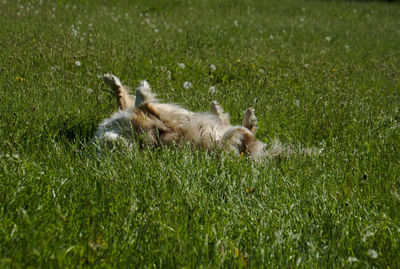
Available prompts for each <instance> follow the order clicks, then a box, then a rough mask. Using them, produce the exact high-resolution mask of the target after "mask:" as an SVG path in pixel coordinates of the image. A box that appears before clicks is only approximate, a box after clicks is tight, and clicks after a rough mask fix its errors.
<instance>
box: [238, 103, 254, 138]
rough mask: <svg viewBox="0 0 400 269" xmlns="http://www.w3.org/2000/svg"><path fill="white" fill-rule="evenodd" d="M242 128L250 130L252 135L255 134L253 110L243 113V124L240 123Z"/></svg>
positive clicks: (249, 109)
mask: <svg viewBox="0 0 400 269" xmlns="http://www.w3.org/2000/svg"><path fill="white" fill-rule="evenodd" d="M242 125H243V127H246V128H247V129H249V130H250V132H252V133H253V134H255V133H256V131H257V118H256V115H255V114H254V109H253V108H251V107H250V108H248V109H247V110H246V112H245V113H244V116H243V122H242Z"/></svg>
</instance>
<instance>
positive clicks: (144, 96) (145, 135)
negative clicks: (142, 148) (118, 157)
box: [95, 74, 288, 159]
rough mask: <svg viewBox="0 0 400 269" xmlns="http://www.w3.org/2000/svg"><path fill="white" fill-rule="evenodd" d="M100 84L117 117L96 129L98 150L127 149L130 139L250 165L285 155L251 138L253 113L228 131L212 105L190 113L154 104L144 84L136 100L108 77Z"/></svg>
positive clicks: (225, 118)
mask: <svg viewBox="0 0 400 269" xmlns="http://www.w3.org/2000/svg"><path fill="white" fill-rule="evenodd" d="M104 81H105V83H106V84H108V85H109V86H110V87H111V88H112V89H113V91H114V93H115V95H116V98H117V103H118V106H119V111H118V112H116V113H115V114H114V115H112V116H111V117H110V118H107V119H105V120H104V121H103V122H102V123H101V124H100V126H99V128H98V130H97V132H96V136H95V143H96V144H97V145H106V146H107V147H112V146H113V144H114V142H115V141H121V142H122V143H124V144H126V145H128V146H129V145H130V143H131V142H132V141H133V138H134V137H135V138H136V141H138V142H139V143H143V144H147V145H156V146H159V145H173V146H177V145H179V144H181V143H184V142H189V143H190V144H192V145H195V146H198V147H204V148H206V149H222V150H226V151H232V152H234V153H235V154H237V155H248V156H251V157H253V158H255V159H260V158H261V157H263V156H276V155H281V154H282V153H283V152H284V151H285V150H284V149H283V147H282V146H281V144H280V143H278V142H274V143H273V144H272V146H270V147H269V148H268V149H266V144H264V143H263V142H261V141H259V140H257V139H256V138H255V137H254V135H255V132H256V130H257V126H256V124H257V118H256V116H255V115H254V109H252V108H249V109H247V111H246V112H245V114H244V117H243V122H242V125H240V126H232V125H231V124H230V120H229V115H228V114H227V113H225V112H224V110H223V108H222V107H221V106H220V105H219V104H218V102H216V101H212V102H211V104H210V108H211V109H210V111H209V112H203V113H198V112H192V111H189V110H186V109H184V108H182V107H180V106H177V105H174V104H163V103H159V102H158V101H157V99H156V98H155V94H154V93H153V92H152V91H151V87H150V85H149V83H147V82H146V81H142V82H141V83H140V84H139V86H138V88H137V90H136V96H132V95H130V94H129V90H128V88H127V87H125V86H123V85H122V84H121V82H120V80H119V79H118V78H117V77H115V76H113V75H111V74H106V75H104ZM287 152H288V150H286V153H287Z"/></svg>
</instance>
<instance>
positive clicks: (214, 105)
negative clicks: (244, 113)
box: [210, 101, 225, 115]
mask: <svg viewBox="0 0 400 269" xmlns="http://www.w3.org/2000/svg"><path fill="white" fill-rule="evenodd" d="M210 109H211V112H212V113H214V114H216V115H222V114H224V113H225V111H224V109H223V108H222V106H221V105H220V104H219V103H218V102H217V101H212V102H211V103H210Z"/></svg>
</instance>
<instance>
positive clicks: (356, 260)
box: [347, 257, 358, 263]
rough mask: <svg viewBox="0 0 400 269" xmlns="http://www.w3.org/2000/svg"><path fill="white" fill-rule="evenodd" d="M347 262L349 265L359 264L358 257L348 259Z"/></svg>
mask: <svg viewBox="0 0 400 269" xmlns="http://www.w3.org/2000/svg"><path fill="white" fill-rule="evenodd" d="M347 262H349V263H353V262H358V259H357V258H356V257H349V258H348V259H347Z"/></svg>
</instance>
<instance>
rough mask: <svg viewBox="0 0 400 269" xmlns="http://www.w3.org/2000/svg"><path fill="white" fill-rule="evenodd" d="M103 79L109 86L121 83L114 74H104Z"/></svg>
mask: <svg viewBox="0 0 400 269" xmlns="http://www.w3.org/2000/svg"><path fill="white" fill-rule="evenodd" d="M103 80H104V82H105V83H106V84H107V85H108V86H110V87H111V88H114V87H122V84H121V81H120V80H119V78H117V77H116V76H114V75H112V74H104V75H103Z"/></svg>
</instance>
